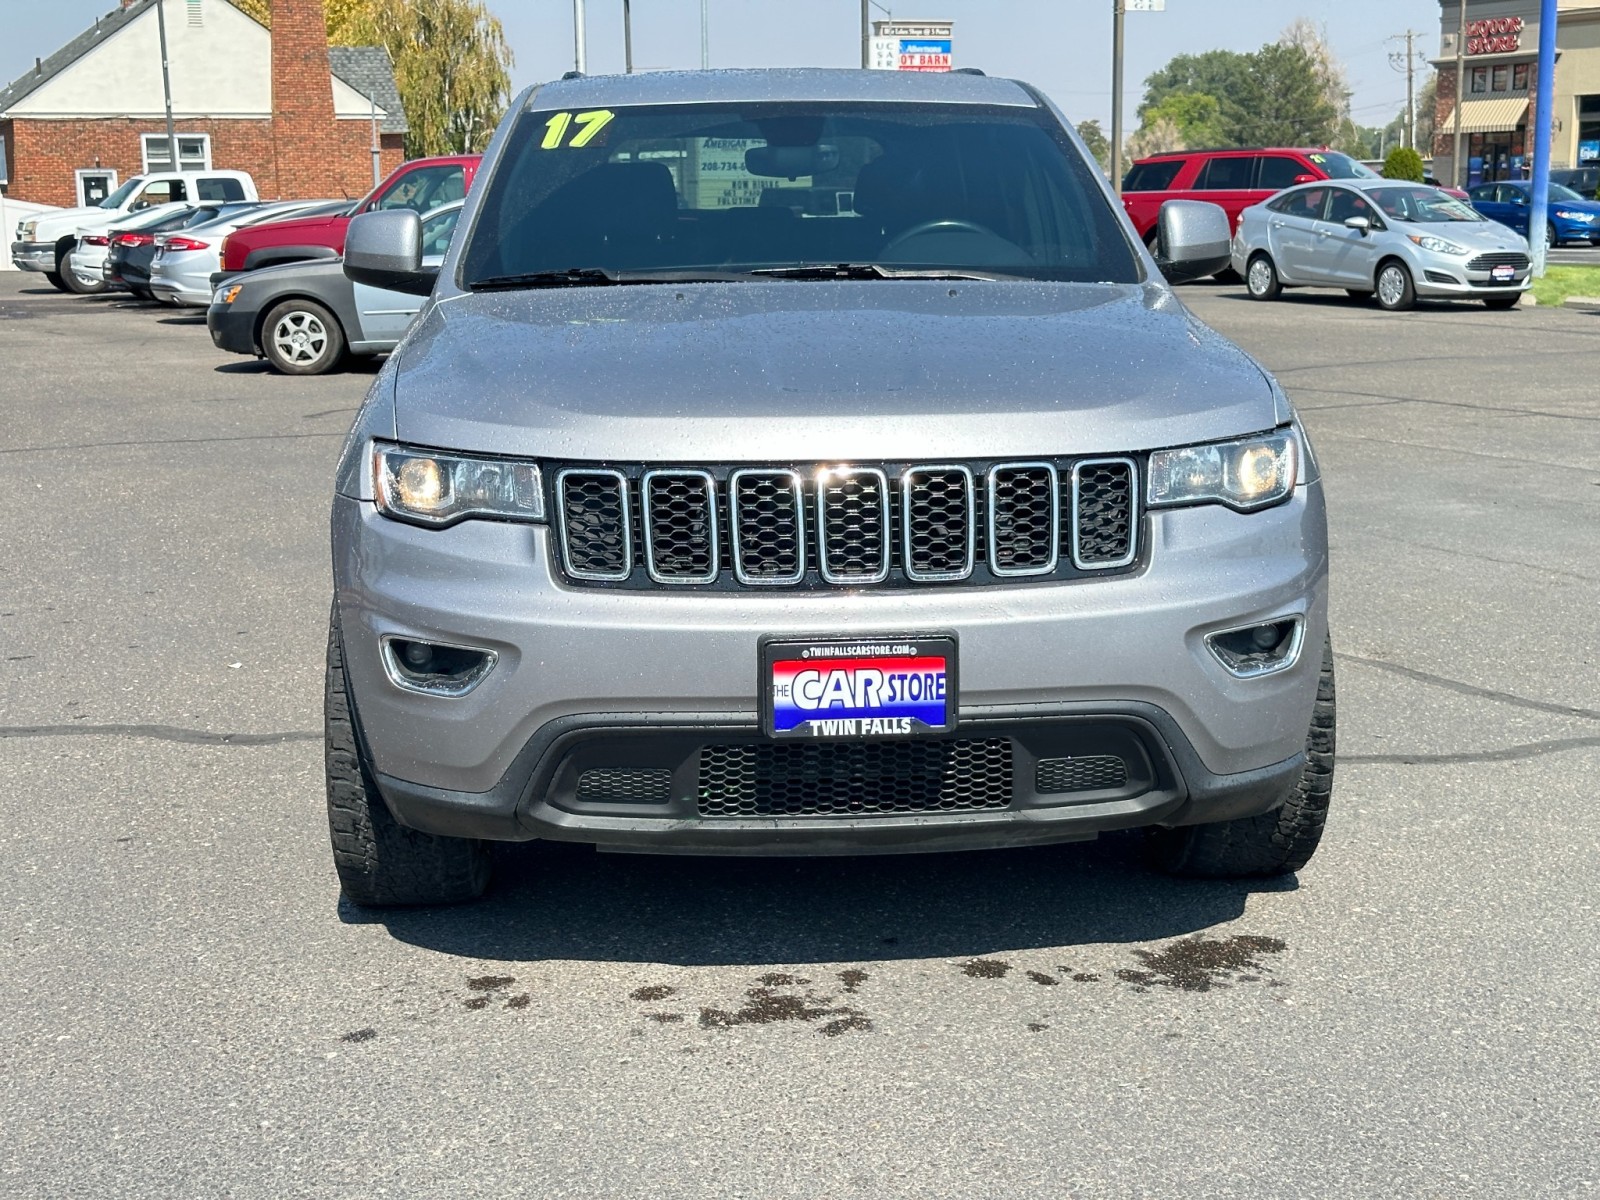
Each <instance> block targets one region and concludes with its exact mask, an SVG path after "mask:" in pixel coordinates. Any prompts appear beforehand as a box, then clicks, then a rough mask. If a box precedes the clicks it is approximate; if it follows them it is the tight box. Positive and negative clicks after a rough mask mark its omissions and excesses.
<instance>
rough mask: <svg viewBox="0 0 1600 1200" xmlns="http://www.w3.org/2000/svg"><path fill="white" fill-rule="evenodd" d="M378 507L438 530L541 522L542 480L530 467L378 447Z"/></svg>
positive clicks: (375, 456)
mask: <svg viewBox="0 0 1600 1200" xmlns="http://www.w3.org/2000/svg"><path fill="white" fill-rule="evenodd" d="M372 474H373V487H374V493H375V494H376V496H377V498H378V508H379V509H380V510H381V511H382V512H383V513H384V514H385V515H387V516H391V517H394V518H396V519H397V520H401V521H411V522H413V523H415V524H419V525H431V526H435V527H439V526H444V525H452V524H454V523H455V522H457V521H461V520H465V519H466V518H467V517H488V518H491V519H495V520H501V521H542V520H543V519H544V480H543V478H542V477H541V475H540V473H539V468H538V467H537V466H536V465H535V464H533V463H530V462H516V461H513V460H507V459H494V458H472V457H467V456H465V455H458V454H441V453H439V452H437V451H433V450H416V449H410V448H407V447H404V446H378V447H375V448H374V450H373V452H372Z"/></svg>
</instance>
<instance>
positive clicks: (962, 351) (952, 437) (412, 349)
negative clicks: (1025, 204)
mask: <svg viewBox="0 0 1600 1200" xmlns="http://www.w3.org/2000/svg"><path fill="white" fill-rule="evenodd" d="M395 357H396V362H395V364H394V367H395V369H394V373H393V378H394V380H395V394H394V400H395V425H396V435H397V436H398V437H399V438H400V440H402V441H406V442H413V443H417V444H419V445H426V446H438V447H444V448H451V449H458V450H468V451H477V452H480V453H498V454H508V455H528V456H536V457H545V458H556V459H562V460H569V461H574V460H582V461H592V460H613V461H616V460H620V461H653V462H690V463H695V462H705V463H715V462H735V461H760V462H773V461H778V462H791V461H792V462H815V461H829V460H842V459H862V460H866V459H880V460H888V461H894V460H904V459H920V460H923V461H929V460H940V459H971V458H990V457H1007V458H1010V457H1033V456H1051V455H1071V454H1083V453H1109V452H1116V451H1131V450H1142V449H1151V448H1155V447H1159V446H1169V445H1182V444H1186V443H1191V442H1199V441H1206V440H1209V439H1213V438H1225V437H1232V436H1235V435H1238V434H1243V433H1251V432H1255V431H1257V430H1262V429H1270V428H1272V427H1273V426H1274V425H1276V424H1277V423H1279V422H1280V421H1282V420H1284V419H1286V418H1285V414H1284V413H1283V412H1282V411H1280V409H1279V406H1278V403H1277V401H1276V398H1275V393H1274V389H1273V388H1272V387H1271V385H1270V384H1269V382H1268V380H1267V377H1266V376H1265V375H1264V374H1263V372H1262V371H1261V369H1260V368H1259V367H1257V366H1256V364H1255V363H1254V361H1253V360H1251V359H1250V358H1249V357H1248V356H1247V355H1246V354H1245V353H1244V352H1243V351H1241V350H1239V349H1238V348H1237V347H1235V346H1234V345H1233V344H1232V343H1230V342H1228V341H1226V340H1225V339H1224V338H1222V337H1221V336H1220V335H1218V334H1216V333H1214V332H1213V331H1212V330H1210V329H1209V328H1207V327H1206V326H1205V325H1202V324H1201V323H1200V322H1199V321H1198V320H1196V319H1195V318H1194V317H1193V316H1192V315H1191V314H1190V313H1189V312H1188V310H1187V309H1185V308H1184V307H1183V305H1182V304H1181V303H1179V302H1178V301H1177V300H1176V299H1175V298H1174V296H1173V295H1172V293H1170V292H1169V291H1167V290H1166V289H1165V288H1164V287H1161V286H1159V285H1154V284H1151V285H1126V286H1124V285H1107V284H1094V285H1088V284H1055V283H1031V282H1030V283H1003V282H976V281H975V282H955V283H946V282H929V281H907V280H883V281H875V282H845V283H835V282H798V281H784V282H771V283H766V282H763V283H725V284H690V285H671V284H650V285H643V286H613V287H567V288H548V289H539V290H530V291H514V292H491V293H482V294H476V295H457V296H452V297H449V298H446V299H444V300H443V301H441V302H439V303H436V304H431V305H429V306H428V308H427V310H426V311H425V313H424V314H423V316H422V317H421V318H420V319H419V321H418V323H417V325H415V326H414V327H413V329H412V330H411V332H410V334H409V335H408V336H407V337H406V339H405V340H404V342H403V343H402V344H401V346H400V347H399V349H398V350H397V351H396V354H395Z"/></svg>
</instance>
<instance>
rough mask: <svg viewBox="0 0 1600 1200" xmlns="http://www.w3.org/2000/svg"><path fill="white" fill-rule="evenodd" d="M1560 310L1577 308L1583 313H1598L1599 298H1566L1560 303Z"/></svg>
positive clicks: (1599, 308)
mask: <svg viewBox="0 0 1600 1200" xmlns="http://www.w3.org/2000/svg"><path fill="white" fill-rule="evenodd" d="M1561 307H1562V308H1578V309H1582V310H1584V311H1585V312H1600V296H1568V297H1567V298H1566V299H1565V300H1563V301H1562V302H1561Z"/></svg>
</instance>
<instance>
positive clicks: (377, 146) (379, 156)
mask: <svg viewBox="0 0 1600 1200" xmlns="http://www.w3.org/2000/svg"><path fill="white" fill-rule="evenodd" d="M367 101H368V103H370V104H371V105H372V186H373V187H377V186H378V185H379V184H380V183H382V182H383V175H382V173H381V172H382V170H383V144H382V143H381V142H380V141H379V140H378V98H377V97H376V96H368V97H367Z"/></svg>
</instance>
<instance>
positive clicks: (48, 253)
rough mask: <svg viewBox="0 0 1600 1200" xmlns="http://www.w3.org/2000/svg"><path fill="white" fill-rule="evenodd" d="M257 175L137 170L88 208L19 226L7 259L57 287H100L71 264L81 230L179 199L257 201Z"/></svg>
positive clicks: (89, 290)
mask: <svg viewBox="0 0 1600 1200" xmlns="http://www.w3.org/2000/svg"><path fill="white" fill-rule="evenodd" d="M258 199H260V197H259V196H258V195H257V193H256V185H255V180H253V179H251V178H250V176H249V175H248V174H246V173H245V172H243V171H152V172H151V173H150V174H148V175H135V176H134V177H133V178H132V179H130V180H128V181H127V182H126V183H124V184H123V185H122V186H121V187H119V188H118V189H117V190H116V191H114V192H112V193H111V195H109V196H107V197H106V198H105V199H104V200H102V201H100V203H99V204H98V205H96V206H94V207H92V208H63V209H59V210H57V211H55V212H49V213H43V214H41V215H39V216H37V217H30V218H29V219H27V220H25V221H22V222H20V223H19V224H18V225H17V239H16V241H14V242H12V243H11V261H12V263H13V264H15V266H16V267H17V269H18V270H20V271H39V272H42V273H43V275H44V277H45V278H46V279H48V280H49V281H50V283H51V285H52V286H53V287H56V288H59V289H60V290H61V291H63V292H66V291H72V292H79V293H82V294H84V295H88V294H90V293H93V292H103V291H105V289H106V284H105V283H104V282H103V281H99V280H91V279H86V278H84V277H82V276H80V275H78V274H76V273H75V272H74V271H73V270H72V269H71V266H70V265H69V261H68V260H69V259H70V258H71V255H72V251H73V249H74V248H75V247H76V246H77V243H78V234H79V232H80V231H93V230H98V229H108V228H110V227H111V226H113V225H115V224H116V223H117V222H118V221H119V220H121V219H122V218H124V217H126V216H127V215H128V214H130V213H135V212H139V211H141V210H143V209H146V208H149V207H150V206H151V205H153V204H170V203H172V202H173V201H177V200H181V201H185V202H187V203H191V204H193V203H199V202H201V201H229V200H231V201H238V200H258Z"/></svg>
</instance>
